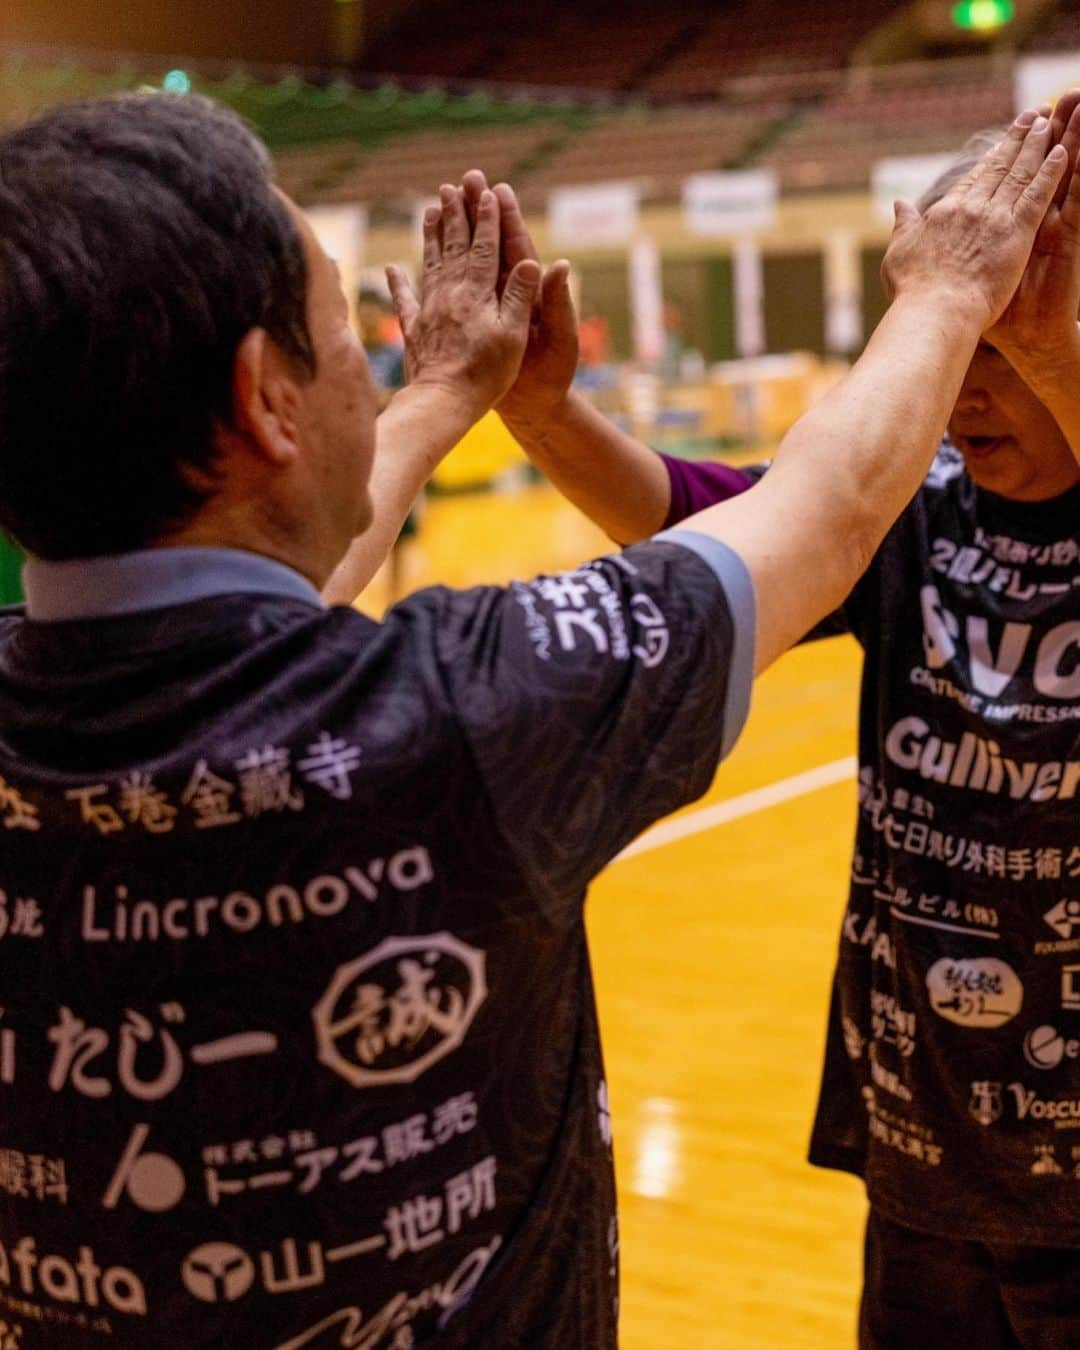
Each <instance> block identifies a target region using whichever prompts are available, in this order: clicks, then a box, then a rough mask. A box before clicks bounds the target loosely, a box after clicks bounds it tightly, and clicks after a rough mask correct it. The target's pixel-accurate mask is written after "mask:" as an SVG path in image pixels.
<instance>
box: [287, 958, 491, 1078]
mask: <svg viewBox="0 0 1080 1350" xmlns="http://www.w3.org/2000/svg"><path fill="white" fill-rule="evenodd" d="M486 997H487V981H486V978H485V958H484V953H483V952H482V951H478V950H477V949H476V948H475V947H469V946H467V945H466V943H464V942H461V941H459V939H458V938H456V937H454V936H453V935H452V934H451V933H429V934H428V935H426V936H417V937H392V938H387V939H386V940H385V941H384V942H380V943H379V945H378V946H377V947H375V948H373V949H372V950H371V951H370V952H367V953H366V954H365V955H363V956H361V957H358V958H357V959H356V960H355V961H349V962H348V963H347V964H346V965H343V966H338V968H337V971H336V972H335V974H334V978H333V979H332V980H331V981H330V984H329V986H328V988H327V990H326V993H325V994H324V995H323V996H322V998H321V999H320V1000H319V1001H318V1003H316V1005H315V1007H314V1008H313V1009H312V1013H311V1015H312V1019H313V1021H314V1023H315V1037H316V1040H317V1042H318V1047H319V1060H320V1062H321V1063H323V1064H325V1065H326V1067H327V1068H329V1069H333V1071H334V1072H335V1073H337V1074H340V1075H341V1077H342V1078H344V1079H346V1080H347V1081H348V1082H350V1083H351V1084H352V1085H353V1087H358V1088H360V1087H374V1086H381V1085H383V1084H386V1083H411V1082H413V1081H414V1080H415V1079H417V1078H419V1077H420V1075H421V1074H422V1073H424V1072H425V1071H426V1070H427V1069H429V1068H431V1066H432V1065H433V1064H435V1063H437V1062H438V1061H439V1060H441V1059H444V1058H445V1057H446V1056H447V1055H448V1054H450V1053H451V1051H453V1050H456V1049H457V1048H458V1046H459V1045H461V1043H462V1041H463V1040H464V1039H465V1036H466V1034H467V1032H468V1030H469V1027H470V1026H471V1025H472V1021H473V1018H474V1017H475V1016H476V1014H477V1011H478V1010H479V1008H480V1005H481V1004H482V1003H483V1001H484V999H485V998H486Z"/></svg>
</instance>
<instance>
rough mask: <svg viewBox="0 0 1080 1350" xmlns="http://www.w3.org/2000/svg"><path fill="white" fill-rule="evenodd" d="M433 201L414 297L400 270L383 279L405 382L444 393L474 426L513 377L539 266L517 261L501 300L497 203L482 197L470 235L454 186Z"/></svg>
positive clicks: (487, 194) (524, 338) (526, 334)
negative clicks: (401, 345) (400, 340)
mask: <svg viewBox="0 0 1080 1350" xmlns="http://www.w3.org/2000/svg"><path fill="white" fill-rule="evenodd" d="M439 196H440V201H441V205H440V206H438V207H429V208H428V210H427V211H426V212H425V214H424V266H423V277H422V280H421V284H420V297H419V299H417V297H416V295H415V294H414V292H413V289H412V287H411V286H410V285H409V282H408V279H407V278H406V276H405V274H404V273H403V272H402V271H401V269H400V268H397V267H388V268H387V269H386V277H387V281H388V283H389V285H390V294H391V296H392V297H393V301H394V308H395V309H396V310H397V314H398V318H399V319H400V321H401V331H402V334H403V336H404V338H405V358H406V364H407V368H408V373H409V383H410V384H411V385H428V386H435V387H436V388H439V389H441V390H443V391H445V392H447V393H449V394H450V395H451V396H452V397H453V398H454V399H455V401H457V402H458V403H459V404H460V406H461V407H462V408H463V410H465V411H466V412H467V414H468V416H469V418H470V420H472V421H475V420H476V419H477V418H478V417H480V416H482V415H483V414H484V413H485V412H487V410H488V409H489V408H490V407H492V405H493V404H494V403H496V402H497V401H498V400H499V399H500V398H502V396H503V395H504V394H505V393H506V391H507V390H508V389H509V388H510V386H511V385H512V384H513V382H514V379H515V377H516V376H517V373H518V368H519V366H520V365H521V358H522V356H523V355H524V353H525V347H526V344H527V342H528V340H529V320H530V316H531V314H532V309H533V305H534V304H535V302H536V297H537V294H538V292H539V287H540V265H539V263H537V262H536V261H535V260H533V259H531V258H522V259H520V260H519V261H518V262H517V263H516V265H515V266H514V267H512V268H511V269H510V271H509V273H508V275H507V276H506V279H505V284H504V285H503V286H502V288H501V295H500V292H499V288H498V283H499V253H500V207H499V199H498V198H497V197H496V195H495V194H494V193H493V192H487V191H485V192H484V193H482V194H481V196H480V198H479V200H478V202H477V211H476V227H475V230H474V229H472V228H471V227H470V222H469V218H468V215H467V213H466V210H465V197H464V193H463V192H462V191H461V189H460V188H454V187H450V186H449V185H444V186H443V187H442V188H441V189H440V191H439Z"/></svg>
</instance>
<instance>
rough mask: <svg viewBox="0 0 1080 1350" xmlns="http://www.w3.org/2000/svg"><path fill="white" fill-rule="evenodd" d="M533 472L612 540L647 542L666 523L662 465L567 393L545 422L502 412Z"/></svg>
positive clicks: (646, 448) (667, 501)
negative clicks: (550, 484)
mask: <svg viewBox="0 0 1080 1350" xmlns="http://www.w3.org/2000/svg"><path fill="white" fill-rule="evenodd" d="M499 412H500V415H501V416H502V419H503V421H504V422H505V423H506V425H507V427H508V429H509V430H510V433H511V434H512V435H513V436H514V438H515V439H516V440H517V441H518V443H519V444H520V445H521V446H522V448H523V449H524V450H525V453H526V454H527V455H528V456H529V458H530V459H531V460H532V462H533V463H534V464H535V465H536V467H537V468H538V469H539V470H540V471H541V473H543V474H544V475H545V476H546V477H547V478H549V479H550V480H551V482H552V483H554V485H555V486H556V487H557V488H558V489H559V491H560V492H561V493H562V494H563V496H564V497H568V498H569V499H570V501H572V502H573V503H574V505H575V506H577V507H579V508H580V509H581V510H582V511H584V512H585V514H586V515H587V516H588V517H589V518H590V519H591V520H594V521H595V522H596V523H597V525H599V526H600V528H601V529H602V530H604V531H605V532H606V533H607V534H609V535H610V536H611V538H612V539H614V540H616V542H618V543H620V544H630V543H633V542H635V541H636V540H638V539H646V538H648V537H649V535H651V534H655V533H656V531H657V530H659V529H660V528H661V527H662V526H663V524H664V521H665V520H666V519H667V514H668V508H669V506H670V503H671V487H670V483H669V481H668V474H667V469H666V468H665V467H664V463H663V460H662V459H661V458H660V456H659V455H658V454H656V452H655V451H654V450H651V449H650V448H649V446H647V445H643V444H642V443H641V441H637V440H635V439H634V438H633V437H632V436H628V435H627V434H626V433H625V432H623V431H620V430H619V428H618V427H616V426H615V425H614V424H613V423H612V422H610V421H609V420H608V419H607V418H606V417H605V416H604V415H603V414H602V413H600V412H597V410H596V409H595V408H594V407H593V406H592V404H590V403H588V402H587V401H586V400H585V399H583V398H582V397H581V395H580V394H576V393H574V392H572V391H571V392H570V393H568V394H567V396H566V398H565V399H564V400H563V401H562V402H561V403H560V404H559V406H558V408H557V409H555V410H554V411H552V412H551V413H550V414H549V415H545V416H544V417H542V418H533V417H530V416H528V414H526V413H522V412H513V411H511V410H510V409H506V410H503V409H499Z"/></svg>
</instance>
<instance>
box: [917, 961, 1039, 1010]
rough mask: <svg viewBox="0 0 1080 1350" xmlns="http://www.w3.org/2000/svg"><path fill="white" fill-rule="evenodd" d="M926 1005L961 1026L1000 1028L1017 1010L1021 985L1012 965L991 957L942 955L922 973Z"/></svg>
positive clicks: (1019, 1004) (1019, 1002) (1021, 1003)
mask: <svg viewBox="0 0 1080 1350" xmlns="http://www.w3.org/2000/svg"><path fill="white" fill-rule="evenodd" d="M926 987H927V989H928V990H929V991H930V1006H931V1007H932V1008H933V1010H934V1011H935V1012H936V1013H937V1015H938V1016H939V1017H944V1018H945V1019H946V1021H949V1022H955V1023H956V1024H957V1025H958V1026H962V1027H1000V1026H1003V1025H1004V1024H1005V1023H1006V1022H1008V1021H1011V1020H1012V1018H1014V1017H1015V1016H1016V1014H1017V1013H1018V1012H1019V1011H1020V1008H1021V1006H1022V1005H1023V1002H1024V986H1023V985H1022V984H1021V982H1020V979H1019V977H1018V976H1017V974H1016V972H1015V971H1014V970H1013V968H1012V967H1011V966H1009V965H1006V963H1005V962H1004V961H999V960H998V959H997V958H996V957H993V956H979V957H966V958H964V959H960V960H957V959H953V958H952V957H944V958H942V960H940V961H935V962H934V964H933V965H932V966H931V967H930V969H929V970H928V971H927V973H926Z"/></svg>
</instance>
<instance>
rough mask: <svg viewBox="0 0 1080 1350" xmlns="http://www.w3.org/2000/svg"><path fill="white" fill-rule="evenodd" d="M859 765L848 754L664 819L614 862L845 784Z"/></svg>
mask: <svg viewBox="0 0 1080 1350" xmlns="http://www.w3.org/2000/svg"><path fill="white" fill-rule="evenodd" d="M856 767H857V766H856V760H855V756H854V755H848V756H847V757H846V758H844V759H834V760H833V761H832V763H831V764H819V765H818V767H817V768H816V769H807V770H806V772H805V773H796V774H793V775H792V776H791V777H790V778H781V779H780V781H779V782H778V783H770V784H769V785H768V787H763V788H755V789H754V791H753V792H744V793H743V794H742V796H741V797H729V798H728V799H727V801H725V802H716V803H715V804H714V805H713V806H703V807H702V808H701V810H700V811H691V812H690V814H689V815H687V816H677V817H676V818H675V819H674V820H664V821H661V822H660V824H659V825H654V826H653V827H652V829H651V830H646V831H645V833H644V834H643V835H641V836H640V837H639V838H637V839H635V840H634V842H633V843H632V844H628V845H627V847H626V848H624V849H623V851H622V852H621V853H620V854H618V855H617V856H616V857H615V858H614V859H613V860H612V861H613V862H621V861H622V860H623V859H624V858H633V857H636V856H637V854H639V853H649V852H651V851H652V850H653V849H654V848H663V847H664V845H665V844H674V843H675V841H676V840H677V839H688V838H689V837H690V836H691V835H693V834H700V833H701V832H702V831H703V830H711V829H714V828H715V827H716V826H717V825H726V824H727V823H728V822H729V821H732V820H741V819H742V817H743V816H752V815H754V814H755V813H756V812H758V811H767V810H768V809H769V807H770V806H779V805H780V804H781V803H782V802H790V801H794V800H795V798H796V797H805V796H806V795H807V794H808V793H810V792H817V791H818V789H819V788H826V787H832V786H833V784H834V783H844V782H846V781H847V780H848V779H849V778H854V777H855V769H856Z"/></svg>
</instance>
